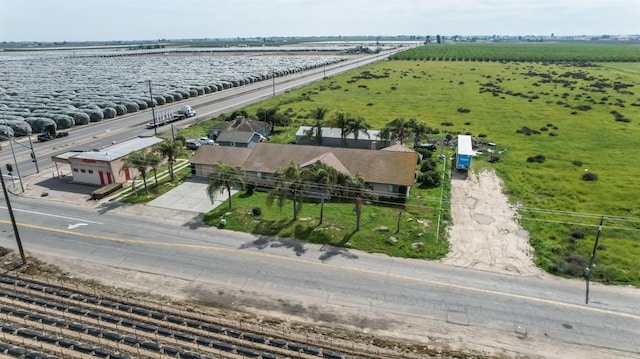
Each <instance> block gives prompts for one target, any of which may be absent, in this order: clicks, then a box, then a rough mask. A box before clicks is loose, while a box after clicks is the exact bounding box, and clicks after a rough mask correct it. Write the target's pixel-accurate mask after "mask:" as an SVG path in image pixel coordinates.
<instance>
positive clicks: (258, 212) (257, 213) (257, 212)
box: [251, 207, 262, 217]
mask: <svg viewBox="0 0 640 359" xmlns="http://www.w3.org/2000/svg"><path fill="white" fill-rule="evenodd" d="M251 214H253V215H254V216H256V217H258V216H260V215H261V214H262V208H260V207H253V208H252V209H251Z"/></svg>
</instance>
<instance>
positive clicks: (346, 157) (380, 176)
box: [191, 143, 418, 200]
mask: <svg viewBox="0 0 640 359" xmlns="http://www.w3.org/2000/svg"><path fill="white" fill-rule="evenodd" d="M417 160H418V153H417V152H415V151H410V152H407V151H371V150H363V149H352V148H330V147H324V146H303V145H292V144H275V143H258V144H256V146H255V148H253V149H243V148H233V147H223V146H201V147H200V148H198V150H197V151H196V153H195V155H194V156H193V157H192V158H191V166H192V173H193V174H195V175H196V176H202V177H206V176H208V175H209V173H212V172H213V171H214V169H215V164H216V163H218V162H222V163H225V164H229V165H232V166H237V167H240V168H241V169H243V170H244V171H245V180H246V182H247V183H252V184H254V185H256V186H258V187H266V188H271V187H273V182H274V180H273V174H274V173H275V172H276V170H278V169H280V168H286V167H287V166H288V165H289V163H290V162H291V161H294V162H295V163H297V164H298V165H299V166H301V167H306V166H309V165H311V164H313V163H317V162H323V163H326V164H328V165H330V166H331V167H333V168H335V169H336V170H338V171H340V172H342V173H344V174H347V175H355V174H360V175H361V176H363V177H364V180H365V183H366V184H367V187H368V188H370V189H371V190H373V191H374V192H376V193H377V194H378V196H379V197H380V198H391V199H396V200H405V199H406V197H407V195H408V194H409V189H410V187H411V186H412V185H413V183H414V180H415V167H416V163H417Z"/></svg>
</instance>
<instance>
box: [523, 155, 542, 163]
mask: <svg viewBox="0 0 640 359" xmlns="http://www.w3.org/2000/svg"><path fill="white" fill-rule="evenodd" d="M545 159H546V158H545V157H544V156H543V155H535V156H533V157H528V158H527V162H535V163H543V162H544V160H545Z"/></svg>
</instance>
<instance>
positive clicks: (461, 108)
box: [458, 107, 471, 113]
mask: <svg viewBox="0 0 640 359" xmlns="http://www.w3.org/2000/svg"><path fill="white" fill-rule="evenodd" d="M458 112H460V113H469V112H471V110H470V109H468V108H464V107H458Z"/></svg>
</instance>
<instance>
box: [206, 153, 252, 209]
mask: <svg viewBox="0 0 640 359" xmlns="http://www.w3.org/2000/svg"><path fill="white" fill-rule="evenodd" d="M207 180H208V182H209V184H208V185H207V196H209V199H210V200H211V203H213V199H214V198H215V193H216V192H217V191H218V190H220V189H221V188H222V191H223V192H224V190H225V189H226V190H227V193H228V194H229V209H231V187H241V188H242V187H244V171H242V169H241V168H240V167H234V166H230V165H228V164H225V163H222V162H218V163H216V164H215V169H214V172H212V173H210V174H209V176H208V177H207Z"/></svg>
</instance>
